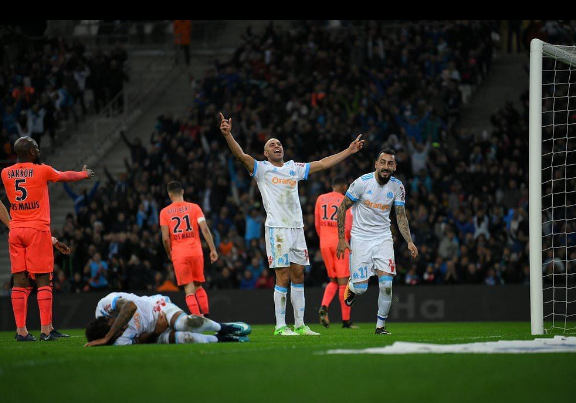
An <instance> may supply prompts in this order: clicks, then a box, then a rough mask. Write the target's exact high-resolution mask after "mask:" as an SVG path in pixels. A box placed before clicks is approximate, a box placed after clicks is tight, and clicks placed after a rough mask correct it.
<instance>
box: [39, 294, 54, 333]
mask: <svg viewBox="0 0 576 403" xmlns="http://www.w3.org/2000/svg"><path fill="white" fill-rule="evenodd" d="M36 299H37V300H38V309H39V310H40V324H41V325H42V326H48V325H49V324H50V323H52V287H50V286H49V285H45V286H44V287H38V293H37V294H36Z"/></svg>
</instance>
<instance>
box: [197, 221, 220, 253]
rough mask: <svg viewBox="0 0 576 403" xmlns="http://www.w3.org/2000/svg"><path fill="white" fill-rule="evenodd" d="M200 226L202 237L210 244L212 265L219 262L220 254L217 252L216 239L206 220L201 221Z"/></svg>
mask: <svg viewBox="0 0 576 403" xmlns="http://www.w3.org/2000/svg"><path fill="white" fill-rule="evenodd" d="M198 225H199V226H200V230H201V231H202V235H204V239H205V240H206V242H207V243H208V247H209V248H210V263H214V262H215V261H216V260H218V252H217V251H216V245H215V244H214V238H212V234H211V233H210V229H209V228H208V224H206V220H202V221H200V222H199V223H198Z"/></svg>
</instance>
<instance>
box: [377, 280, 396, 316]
mask: <svg viewBox="0 0 576 403" xmlns="http://www.w3.org/2000/svg"><path fill="white" fill-rule="evenodd" d="M393 279H394V278H393V277H392V276H380V277H378V288H380V294H379V295H378V315H376V327H383V326H384V325H385V324H386V319H387V318H388V312H390V305H392V280H393Z"/></svg>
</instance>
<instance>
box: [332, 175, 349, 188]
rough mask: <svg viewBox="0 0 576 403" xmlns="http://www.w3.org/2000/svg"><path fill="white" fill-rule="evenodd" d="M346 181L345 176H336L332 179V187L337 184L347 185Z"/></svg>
mask: <svg viewBox="0 0 576 403" xmlns="http://www.w3.org/2000/svg"><path fill="white" fill-rule="evenodd" d="M347 184H348V182H346V178H344V177H343V176H337V177H335V178H334V179H332V187H335V186H338V185H347Z"/></svg>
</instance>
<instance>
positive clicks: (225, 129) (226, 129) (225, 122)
mask: <svg viewBox="0 0 576 403" xmlns="http://www.w3.org/2000/svg"><path fill="white" fill-rule="evenodd" d="M220 119H222V122H221V123H220V131H221V132H222V134H223V135H224V139H225V140H226V143H228V147H230V150H231V151H232V154H234V156H235V157H236V158H238V159H239V160H240V162H241V163H242V164H243V165H244V166H245V167H246V169H247V170H248V171H249V172H254V158H252V157H251V156H250V155H248V154H246V153H245V152H244V150H242V147H240V145H239V144H238V142H236V140H235V139H234V137H232V118H229V119H225V118H224V115H223V114H222V112H220Z"/></svg>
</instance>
